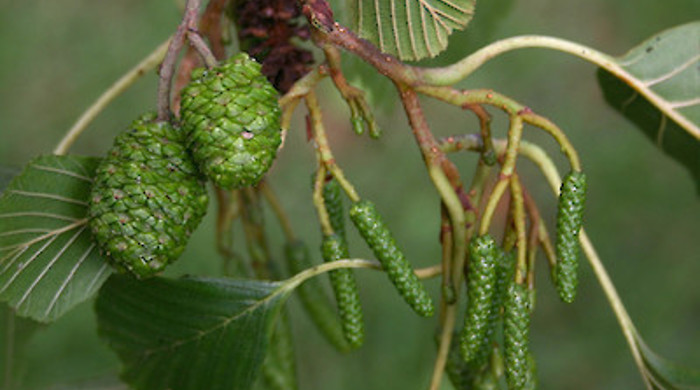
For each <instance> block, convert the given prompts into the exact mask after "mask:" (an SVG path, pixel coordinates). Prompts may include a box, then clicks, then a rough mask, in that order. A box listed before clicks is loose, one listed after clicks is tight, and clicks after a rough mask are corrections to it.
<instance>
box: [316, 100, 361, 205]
mask: <svg viewBox="0 0 700 390" xmlns="http://www.w3.org/2000/svg"><path fill="white" fill-rule="evenodd" d="M306 106H307V108H308V110H309V116H310V124H309V125H310V126H311V131H312V134H313V137H314V141H316V148H317V152H318V154H319V159H320V162H321V163H322V164H323V165H324V166H325V167H326V169H327V170H328V172H330V173H331V174H332V175H333V177H335V179H336V180H338V184H340V186H341V187H342V188H343V191H345V193H346V194H347V196H348V198H350V200H351V201H353V202H357V201H359V200H360V195H358V193H357V191H355V187H353V185H352V184H351V183H350V182H349V181H348V180H347V179H346V178H345V174H344V173H343V170H342V169H340V167H339V166H338V164H336V163H335V158H334V157H333V152H331V148H330V146H329V144H328V138H327V137H326V130H325V128H324V126H323V116H322V114H321V106H320V105H319V104H318V99H316V94H315V93H314V92H313V91H309V92H308V93H307V94H306Z"/></svg>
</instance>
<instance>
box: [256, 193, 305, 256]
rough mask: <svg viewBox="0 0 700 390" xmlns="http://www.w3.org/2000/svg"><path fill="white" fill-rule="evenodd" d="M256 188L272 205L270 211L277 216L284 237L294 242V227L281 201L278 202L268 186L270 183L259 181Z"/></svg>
mask: <svg viewBox="0 0 700 390" xmlns="http://www.w3.org/2000/svg"><path fill="white" fill-rule="evenodd" d="M258 189H259V190H260V192H261V193H262V194H263V196H264V197H265V200H266V201H267V203H269V204H270V207H272V212H273V213H274V214H275V216H276V217H277V220H278V221H279V223H280V226H282V231H283V232H284V237H285V238H286V239H287V242H294V241H295V240H296V235H295V234H294V229H293V228H292V223H291V221H290V219H289V216H288V215H287V212H286V211H284V208H283V207H282V202H280V200H279V198H278V197H277V195H276V194H275V192H274V191H273V190H272V188H270V185H269V184H267V181H263V182H261V183H260V184H259V185H258Z"/></svg>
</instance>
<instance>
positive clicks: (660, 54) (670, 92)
mask: <svg viewBox="0 0 700 390" xmlns="http://www.w3.org/2000/svg"><path fill="white" fill-rule="evenodd" d="M616 61H617V63H618V65H620V66H621V67H622V68H623V69H624V70H625V71H627V72H628V73H629V74H630V75H631V76H632V78H630V79H627V80H621V79H618V78H617V77H616V76H614V75H612V74H611V73H608V72H607V71H605V70H603V69H599V70H598V82H599V84H600V86H601V88H602V89H603V94H604V95H605V99H606V100H607V102H608V104H610V105H611V106H612V107H613V108H615V109H616V110H618V111H619V112H620V113H622V114H623V115H624V116H625V117H627V118H628V119H629V120H631V121H632V122H633V123H634V124H635V125H637V126H638V127H639V128H640V129H641V130H642V131H643V132H644V134H646V135H647V137H649V138H650V139H651V140H652V142H654V143H655V144H656V145H657V146H658V147H659V148H661V149H662V150H663V151H665V152H666V153H667V154H669V155H670V156H671V157H673V158H674V159H676V160H677V161H678V162H680V163H681V164H683V165H685V166H686V168H688V169H689V170H690V172H691V174H692V175H693V176H694V177H695V181H696V184H697V186H698V191H700V22H693V23H689V24H685V25H682V26H678V27H675V28H672V29H669V30H666V31H663V32H661V33H659V34H657V35H655V36H653V37H651V38H650V39H648V40H646V41H645V42H643V43H642V44H640V45H639V46H637V47H635V48H634V49H632V50H630V51H629V52H628V53H627V54H625V55H624V56H622V57H620V58H617V59H616Z"/></svg>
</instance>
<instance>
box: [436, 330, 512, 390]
mask: <svg viewBox="0 0 700 390" xmlns="http://www.w3.org/2000/svg"><path fill="white" fill-rule="evenodd" d="M435 341H436V343H439V342H440V337H439V335H438V336H436V338H435ZM489 355H491V356H492V359H487V360H486V361H485V362H483V363H481V364H476V363H474V362H473V361H472V362H467V361H465V360H464V359H462V352H461V347H460V342H459V335H458V334H457V332H455V333H454V334H453V337H452V342H451V343H450V350H449V352H448V354H447V361H446V362H445V373H446V374H447V377H448V379H449V380H450V382H451V383H452V386H454V388H455V389H456V390H497V389H500V386H499V381H500V377H501V376H502V375H503V371H502V369H499V367H497V366H498V365H501V363H500V361H498V360H499V359H500V353H499V352H498V350H497V348H493V349H492V351H489Z"/></svg>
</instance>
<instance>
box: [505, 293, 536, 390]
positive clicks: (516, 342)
mask: <svg viewBox="0 0 700 390" xmlns="http://www.w3.org/2000/svg"><path fill="white" fill-rule="evenodd" d="M504 306H505V316H504V322H503V338H504V351H503V354H504V357H505V359H504V360H505V371H506V381H507V382H508V388H509V389H510V390H521V389H525V386H526V384H527V382H528V375H529V372H530V367H529V366H530V360H529V354H530V352H529V348H528V343H529V338H530V336H529V333H530V307H529V298H528V291H527V288H526V287H525V286H523V285H521V284H518V283H515V282H512V283H511V284H510V286H509V287H508V294H507V295H506V301H505V304H504Z"/></svg>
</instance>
